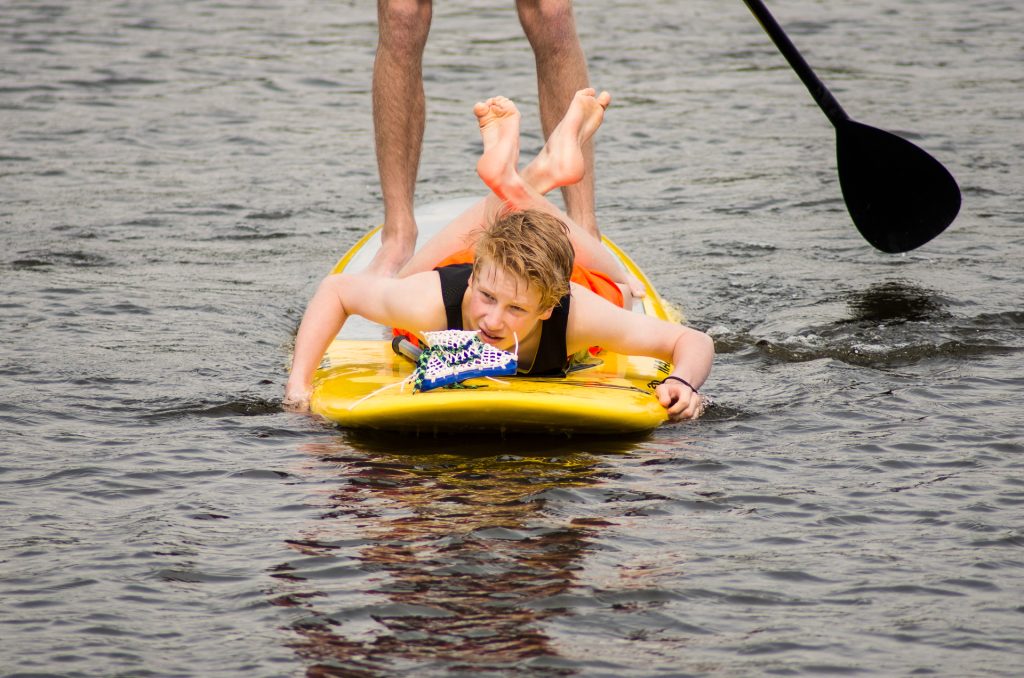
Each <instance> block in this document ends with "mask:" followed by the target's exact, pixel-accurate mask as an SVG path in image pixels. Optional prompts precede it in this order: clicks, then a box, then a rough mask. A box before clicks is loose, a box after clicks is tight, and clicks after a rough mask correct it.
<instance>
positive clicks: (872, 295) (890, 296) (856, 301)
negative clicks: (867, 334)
mask: <svg viewBox="0 0 1024 678" xmlns="http://www.w3.org/2000/svg"><path fill="white" fill-rule="evenodd" d="M847 302H848V304H849V306H850V311H851V312H852V313H853V317H852V318H851V319H850V320H849V322H885V323H892V322H908V321H918V322H919V321H927V320H939V319H942V318H948V317H949V315H950V314H949V312H948V311H946V309H945V300H944V299H943V298H942V296H941V295H940V294H939V293H938V292H935V291H934V290H929V289H926V288H924V287H921V286H920V285H915V284H914V283H912V282H908V281H905V280H887V281H885V282H881V283H878V284H875V285H871V286H870V287H868V288H867V289H865V290H864V291H863V292H851V293H850V294H849V295H848V297H847Z"/></svg>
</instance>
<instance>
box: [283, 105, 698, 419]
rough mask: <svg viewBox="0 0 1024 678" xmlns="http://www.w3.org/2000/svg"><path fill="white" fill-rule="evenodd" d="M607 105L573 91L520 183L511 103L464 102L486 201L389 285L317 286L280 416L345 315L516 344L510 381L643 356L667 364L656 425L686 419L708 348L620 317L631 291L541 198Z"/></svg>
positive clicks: (690, 337)
mask: <svg viewBox="0 0 1024 678" xmlns="http://www.w3.org/2000/svg"><path fill="white" fill-rule="evenodd" d="M610 100H611V97H610V96H609V95H608V93H607V92H602V93H601V94H600V95H599V96H595V93H594V90H593V89H585V90H581V91H579V92H577V93H576V96H575V97H574V98H573V101H572V103H571V104H570V106H569V109H568V111H567V112H566V114H565V117H564V118H563V119H562V121H561V122H560V123H559V125H558V127H556V128H555V130H554V131H553V132H552V133H551V136H550V137H549V138H548V141H547V143H546V144H545V145H544V148H543V149H542V150H541V152H540V153H539V154H538V155H537V157H536V158H534V160H533V161H532V162H531V163H530V164H529V165H528V166H527V167H526V168H525V169H524V170H523V171H522V173H520V172H519V171H518V170H517V166H518V160H519V111H518V110H517V109H516V107H515V105H514V104H513V103H512V102H511V101H509V100H508V99H506V98H504V97H494V98H492V99H489V100H488V101H486V102H483V103H478V104H476V106H475V107H474V108H473V112H474V113H475V114H476V116H477V118H478V120H479V123H480V134H481V136H482V137H483V145H484V152H483V155H482V156H481V157H480V160H479V162H478V163H477V173H478V174H479V175H480V178H481V179H483V181H484V183H485V184H486V185H487V186H488V188H490V189H491V193H490V194H489V195H488V196H487V197H486V198H484V199H483V200H482V201H480V202H479V203H477V204H476V205H475V206H473V207H471V208H470V209H469V210H467V211H466V212H465V213H463V214H462V215H460V216H459V217H457V218H456V219H455V220H454V221H453V222H452V223H451V224H449V225H448V226H446V227H445V229H444V230H442V231H441V232H440V233H438V234H437V236H435V237H434V238H432V239H431V240H430V241H429V242H427V243H426V244H425V245H424V247H423V248H422V249H421V250H420V251H419V252H418V253H417V254H416V255H415V256H414V257H413V259H412V260H411V261H410V262H409V263H408V264H407V265H406V266H405V268H403V269H402V270H401V271H400V272H399V277H397V278H384V277H379V276H375V275H371V274H367V273H355V274H345V273H343V274H337V275H330V276H328V277H327V278H325V279H324V280H323V282H322V283H321V284H320V287H319V288H318V289H317V291H316V293H315V294H314V295H313V298H312V299H311V300H310V302H309V306H308V307H307V308H306V313H305V315H304V316H303V318H302V323H301V324H300V326H299V331H298V335H297V336H296V339H295V354H294V357H293V359H292V370H291V375H290V377H289V379H288V383H287V385H286V387H285V405H286V406H289V407H291V408H295V409H306V408H308V406H309V396H310V391H311V387H312V380H313V373H314V372H315V371H316V368H317V366H318V365H319V363H320V359H321V357H322V356H323V354H324V351H325V350H326V349H327V346H328V345H329V344H330V342H331V341H332V340H333V339H334V337H335V336H337V334H338V332H339V331H340V330H341V327H342V325H344V323H345V320H346V319H347V318H348V316H349V315H352V314H356V315H360V316H363V317H365V318H367V319H368V320H371V321H373V322H377V323H380V324H382V325H385V326H388V327H402V328H408V329H412V330H415V331H419V332H430V331H436V330H445V329H465V330H474V331H478V332H479V336H480V338H481V339H482V340H483V341H484V342H485V343H487V344H490V345H492V346H495V347H496V348H500V349H502V350H506V351H508V350H513V349H514V347H515V346H516V345H518V355H519V371H520V373H526V374H533V375H538V374H562V373H563V371H564V368H565V366H566V364H567V362H568V360H569V358H570V357H571V356H572V355H574V354H576V353H578V352H580V351H585V350H587V349H588V348H589V347H591V346H600V347H602V348H604V349H607V350H610V351H615V352H616V353H621V354H624V355H644V356H650V357H653V358H657V359H660V360H663V361H665V362H668V363H671V364H672V365H673V370H672V374H671V375H670V376H669V377H667V378H666V379H665V381H664V382H663V383H661V384H660V385H659V386H658V387H657V389H656V394H657V397H658V400H659V402H660V403H661V404H662V406H663V407H665V408H666V409H667V411H668V415H669V417H670V418H671V419H674V420H679V419H696V418H697V417H699V416H700V415H701V414H702V411H703V398H702V397H701V395H700V394H698V393H697V389H699V388H700V387H701V385H702V384H703V383H704V381H705V379H707V376H708V374H709V373H710V371H711V363H712V360H713V358H714V344H713V342H712V340H711V338H710V337H708V336H707V335H706V334H704V333H703V332H700V331H698V330H694V329H692V328H689V327H685V326H682V325H678V324H674V323H670V322H666V321H663V320H659V319H657V318H653V317H650V316H645V315H641V314H636V313H632V312H631V311H628V310H626V308H624V307H627V308H628V307H629V305H630V304H629V303H628V302H629V301H631V299H630V296H631V295H632V294H637V295H642V294H643V292H642V286H641V285H640V284H639V282H638V281H636V280H632V279H629V278H628V277H627V276H626V275H625V274H624V272H623V271H622V270H621V268H620V267H619V266H618V265H617V264H616V263H615V261H614V259H613V258H612V257H611V255H610V254H609V253H608V251H607V250H605V249H604V247H603V246H602V245H601V243H600V241H599V240H598V239H597V238H595V237H594V236H593V235H591V234H590V233H589V232H587V231H585V230H583V229H581V228H579V227H578V226H576V225H575V224H573V223H572V222H571V221H570V220H569V219H568V217H567V216H565V215H564V214H563V213H562V212H561V211H560V210H559V209H558V208H557V207H556V206H554V205H553V204H552V203H550V202H548V200H547V199H546V198H545V197H544V195H546V194H547V193H548V192H549V191H551V190H553V189H555V188H558V187H560V186H565V185H568V184H572V183H575V182H577V181H579V180H580V178H581V177H582V175H583V168H584V163H583V155H582V152H581V150H580V149H581V147H582V145H583V144H584V143H586V141H587V140H589V139H590V137H591V136H592V135H593V134H594V132H595V131H597V128H598V127H600V125H601V121H602V120H603V118H604V110H605V108H607V106H608V104H609V102H610ZM438 262H441V265H440V266H438ZM435 266H437V268H434V267H435Z"/></svg>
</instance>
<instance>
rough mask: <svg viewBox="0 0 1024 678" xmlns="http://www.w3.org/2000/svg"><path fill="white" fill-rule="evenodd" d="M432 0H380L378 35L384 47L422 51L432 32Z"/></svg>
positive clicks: (378, 6)
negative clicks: (428, 35)
mask: <svg viewBox="0 0 1024 678" xmlns="http://www.w3.org/2000/svg"><path fill="white" fill-rule="evenodd" d="M431 14H432V7H431V0H378V3H377V19H378V33H379V38H380V42H381V44H382V45H386V46H388V47H391V48H393V49H405V50H410V51H412V50H416V51H422V49H423V45H425V44H426V41H427V34H428V33H429V32H430V18H431Z"/></svg>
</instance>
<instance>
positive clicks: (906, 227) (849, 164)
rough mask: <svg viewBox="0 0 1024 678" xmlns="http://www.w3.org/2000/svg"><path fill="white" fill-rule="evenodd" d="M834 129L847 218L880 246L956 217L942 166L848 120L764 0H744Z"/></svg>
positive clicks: (923, 237)
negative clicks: (847, 212)
mask: <svg viewBox="0 0 1024 678" xmlns="http://www.w3.org/2000/svg"><path fill="white" fill-rule="evenodd" d="M743 1H744V2H745V3H746V4H747V7H749V8H750V11H751V12H753V13H754V16H755V17H757V20H758V21H760V22H761V25H762V26H763V27H764V30H765V31H766V32H767V33H768V35H769V36H770V37H771V39H772V41H773V42H774V43H775V46H776V47H778V48H779V51H780V52H782V55H783V56H784V57H786V60H787V61H788V62H789V65H790V66H792V67H793V70H795V71H796V74H797V75H799V76H800V79H801V80H803V82H804V85H806V86H807V89H808V91H810V93H811V96H812V97H814V100H815V101H816V102H817V104H818V106H820V107H821V110H822V111H824V112H825V115H826V116H828V119H829V122H831V123H832V125H833V127H835V128H836V152H837V155H838V165H839V185H840V186H841V187H842V189H843V198H844V199H845V200H846V208H847V209H848V210H849V211H850V217H851V218H852V219H853V223H854V224H855V225H856V226H857V230H859V231H860V233H861V235H863V236H864V238H865V239H866V240H867V241H868V242H869V243H871V244H872V245H874V246H875V247H877V248H878V249H880V250H882V251H883V252H908V251H910V250H912V249H914V248H916V247H920V246H921V245H923V244H925V243H926V242H928V241H929V240H931V239H932V238H934V237H935V236H937V235H938V234H939V233H942V232H943V231H944V230H946V227H947V226H949V225H950V224H951V223H953V219H955V218H956V215H957V212H959V211H960V189H959V187H957V185H956V180H955V179H953V177H952V175H951V174H950V173H949V172H948V171H947V170H946V168H945V167H943V166H942V164H941V163H940V162H939V161H938V160H936V159H935V158H933V157H932V156H930V155H928V154H927V153H925V152H924V151H923V150H921V149H920V148H918V147H917V146H915V145H914V144H912V143H910V142H909V141H907V140H906V139H903V138H901V137H898V136H896V135H895V134H890V133H889V132H885V131H883V130H880V129H876V128H874V127H869V126H868V125H864V124H861V123H859V122H856V121H855V120H851V119H850V116H848V115H847V114H846V112H845V111H844V110H843V109H842V107H841V106H840V105H839V102H838V101H836V99H835V97H834V96H832V93H831V92H829V91H828V89H827V88H826V87H825V85H824V83H822V82H821V80H819V79H818V76H817V75H815V74H814V71H812V70H811V67H810V66H808V65H807V62H806V61H804V58H803V57H802V56H800V52H798V51H797V49H796V47H794V46H793V43H792V42H790V40H789V37H788V36H787V35H786V34H785V33H784V32H783V30H782V28H781V27H780V26H779V24H778V23H777V22H776V21H775V19H774V17H772V15H771V14H770V13H769V12H768V8H767V7H765V6H764V3H763V2H761V0H743Z"/></svg>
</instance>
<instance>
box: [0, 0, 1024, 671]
mask: <svg viewBox="0 0 1024 678" xmlns="http://www.w3.org/2000/svg"><path fill="white" fill-rule="evenodd" d="M373 5H374V3H371V2H365V3H354V2H349V3H345V2H335V3H314V2H300V1H284V2H265V1H263V0H250V1H248V2H241V1H239V2H235V1H234V0H227V1H224V2H216V3H214V2H155V1H153V0H120V1H117V2H114V1H110V0H92V1H90V2H73V3H72V2H67V1H66V0H53V1H50V2H46V3H43V2H33V1H29V0H5V2H3V3H2V4H0V281H2V290H3V297H2V302H0V323H2V328H3V330H2V332H3V334H2V342H0V523H2V528H3V529H2V530H0V639H2V640H0V673H2V674H7V675H44V674H45V675H68V676H77V675H124V676H142V675H158V676H185V675H246V676H250V675H252V676H278V675H304V674H308V675H311V676H315V675H387V674H392V675H393V674H398V673H403V672H404V673H407V674H408V675H443V674H448V673H454V674H457V675H512V674H516V675H586V676H626V675H628V676H656V675H664V676H681V675H711V676H749V675H758V674H780V675H827V674H856V675H876V676H893V675H911V674H914V675H946V676H963V675H971V676H988V675H992V676H995V675H999V676H1012V675H1019V674H1020V671H1021V666H1022V665H1024V663H1022V662H1024V660H1022V657H1024V455H1022V453H1024V434H1022V420H1024V417H1022V414H1021V413H1022V411H1024V408H1022V406H1021V399H1022V391H1024V373H1022V368H1021V363H1022V357H1024V356H1022V349H1024V333H1022V330H1024V308H1022V303H1021V300H1022V289H1024V286H1022V283H1024V236H1022V227H1024V208H1022V202H1021V185H1022V183H1021V171H1020V167H1021V158H1022V157H1024V114H1022V110H1024V38H1022V37H1021V36H1022V35H1024V33H1022V32H1021V30H1020V29H1021V26H1024V9H1022V7H1021V5H1020V4H1019V3H1017V2H1010V1H1008V0H1004V1H980V2H970V3H967V2H960V1H954V0H934V1H931V2H925V1H923V0H918V1H911V0H887V1H886V2H882V1H881V0H869V1H868V2H859V3H824V2H818V1H814V0H786V1H785V2H783V1H782V0H778V1H777V2H775V3H773V5H772V6H773V9H774V10H775V12H776V14H777V16H778V18H779V19H780V21H781V22H782V23H783V25H784V26H786V28H787V29H788V30H789V31H790V33H791V36H792V37H793V39H794V40H795V41H796V43H797V44H798V46H799V47H800V48H801V49H802V50H803V51H804V52H805V54H806V56H807V57H808V59H809V61H810V62H811V63H812V64H813V65H814V66H815V67H816V68H817V69H818V71H819V73H820V75H821V76H822V78H823V79H824V80H825V81H826V82H828V83H829V85H830V86H831V87H832V88H833V90H834V91H835V93H836V95H837V97H838V98H839V100H840V101H841V102H842V103H843V105H844V106H845V108H846V109H847V111H848V112H849V113H850V114H851V115H852V116H853V117H854V118H856V119H858V120H861V121H863V122H866V123H868V124H872V125H877V126H880V127H884V128H888V129H891V130H893V131H896V132H898V133H901V134H904V135H906V136H908V137H909V138H911V139H912V140H913V141H915V142H916V143H918V144H920V145H922V146H923V147H924V148H926V149H928V150H929V151H931V152H932V153H934V154H935V155H936V156H937V157H938V158H939V159H940V160H942V161H943V162H944V163H945V164H946V165H947V166H948V167H949V169H950V170H951V171H952V172H953V174H954V175H955V176H956V177H957V178H958V180H959V181H960V183H961V186H962V188H963V192H964V207H963V211H962V213H961V216H960V217H959V219H958V220H957V222H956V223H955V224H954V225H953V227H952V228H951V229H950V230H949V231H948V232H947V233H945V234H944V235H942V236H941V237H940V238H938V239H937V240H936V241H934V242H932V243H930V244H928V245H926V246H925V247H923V248H921V249H919V250H917V251H914V252H912V253H909V254H906V255H903V256H892V255H885V254H882V253H879V252H877V251H874V250H873V249H871V248H870V247H869V246H868V245H867V244H866V243H865V242H864V241H863V240H862V239H861V238H860V236H859V235H858V234H857V232H856V230H855V229H854V227H853V226H852V225H851V224H850V222H849V219H848V217H847V215H846V213H845V208H844V205H843V202H842V200H841V197H840V193H839V187H838V182H837V180H836V174H835V153H834V149H833V139H834V136H833V133H832V130H831V128H830V127H829V126H828V124H827V122H826V120H825V118H824V116H822V115H821V113H820V112H819V111H818V110H817V108H816V107H815V106H814V105H813V103H812V102H811V100H810V98H809V97H808V96H807V94H806V92H805V91H804V90H803V88H802V86H801V85H800V83H799V81H798V80H797V79H796V77H795V76H794V75H793V74H792V72H791V71H790V70H789V69H788V67H787V66H786V65H785V63H784V62H783V61H782V59H781V57H780V56H779V55H778V54H777V53H776V52H775V49H774V47H773V46H772V45H771V43H770V42H768V40H767V38H766V37H765V35H764V34H763V33H762V32H761V30H760V28H759V27H758V25H757V24H756V22H755V21H754V19H753V18H752V17H751V16H750V14H749V12H748V11H747V10H746V9H745V7H744V6H743V4H742V3H741V2H739V1H738V0H737V2H733V3H723V2H716V1H712V0H695V1H692V2H680V3H674V2H642V3H638V2H624V1H619V2H604V3H580V5H579V6H578V7H577V15H578V20H579V23H580V30H581V34H582V36H583V40H584V45H585V48H586V50H587V53H588V57H589V62H590V66H591V75H592V80H593V81H594V83H595V84H597V85H598V86H599V87H602V88H607V89H608V90H610V91H611V92H612V93H613V95H614V97H615V101H614V104H613V107H612V109H611V110H610V112H609V114H608V116H607V119H606V124H605V127H604V128H603V129H602V130H601V132H600V133H599V138H598V161H599V173H598V177H597V184H598V203H599V204H598V208H599V216H600V220H601V223H602V225H603V227H604V229H605V230H606V232H607V233H609V234H610V235H611V236H612V237H614V238H615V239H616V240H617V241H618V242H619V244H620V245H622V246H623V247H625V249H626V250H627V251H629V252H630V253H632V255H633V256H634V258H635V259H636V260H637V261H638V263H640V264H641V266H643V267H644V268H645V269H646V270H647V272H648V273H649V274H650V276H651V278H652V279H653V280H654V281H655V283H656V284H657V285H658V286H659V288H660V290H661V291H662V293H663V294H664V296H666V297H667V298H668V299H670V300H672V301H673V302H675V303H677V304H679V305H680V306H682V307H683V308H685V310H686V311H687V313H688V315H689V317H690V319H691V321H692V323H693V324H694V325H695V326H697V327H700V328H703V329H706V330H709V331H710V332H711V333H712V334H714V335H715V337H716V339H717V343H718V349H719V357H718V359H717V362H716V368H715V371H714V373H713V375H712V377H711V380H710V381H709V382H708V386H707V390H708V391H710V392H711V393H713V394H714V395H715V396H716V398H717V400H718V403H719V404H718V406H717V408H715V409H714V410H713V411H712V412H711V413H710V414H709V416H708V417H707V418H706V419H705V420H703V421H701V422H699V423H696V424H688V425H673V426H665V427H663V428H661V429H659V430H657V431H656V432H654V433H653V434H652V435H650V436H647V437H643V438H639V439H626V440H596V441H595V440H585V439H571V440H553V439H519V440H516V439H511V440H505V441H500V440H493V439H485V438H474V439H437V440H423V439H412V438H390V437H379V436H367V435H365V434H364V435H356V434H353V433H350V432H344V431H340V430H337V429H335V428H332V427H330V426H328V425H325V424H323V423H321V422H319V421H316V420H313V419H311V418H308V417H303V416H299V415H294V414H289V413H285V412H282V411H281V410H280V407H279V400H280V395H281V391H282V385H283V381H284V377H285V365H286V363H287V360H288V357H289V351H290V343H291V340H292V335H293V332H294V329H295V327H296V325H297V323H298V319H299V316H300V313H301V310H302V308H303V306H304V304H305V301H306V299H307V298H308V295H309V294H310V293H311V291H312V289H313V285H314V284H315V282H316V281H317V280H318V278H319V277H320V276H321V275H322V274H323V273H325V272H326V271H327V270H328V268H329V267H330V265H331V264H332V263H333V262H334V260H335V259H336V257H337V256H338V255H339V254H340V253H341V252H342V251H343V250H344V248H346V247H347V246H348V245H350V244H351V243H353V242H354V241H355V239H356V237H357V236H358V235H359V234H360V233H361V232H363V231H364V230H365V229H366V228H367V227H368V226H369V225H371V224H373V223H376V222H378V221H379V220H380V219H381V215H382V211H381V208H380V196H379V190H378V185H377V177H376V163H375V161H374V156H373V146H372V136H371V129H372V126H371V120H370V103H369V102H370V93H369V82H370V68H371V65H372V59H373V51H374V47H375V40H376V24H375V22H376V16H375V8H374V6H373ZM511 5H512V3H508V2H506V3H483V2H473V3H456V2H439V3H437V7H436V9H435V22H434V27H433V35H432V37H431V42H430V47H429V51H428V54H427V58H426V73H427V94H428V108H429V116H430V118H429V126H428V132H427V138H426V141H425V152H424V160H423V165H422V169H421V182H420V185H419V193H418V200H419V201H420V202H421V203H427V202H430V201H434V200H439V199H444V198H449V197H454V196H461V195H466V194H471V193H475V192H478V191H479V190H480V189H481V185H480V182H479V180H478V179H477V178H476V177H475V175H474V171H473V170H474V164H475V159H476V154H477V153H478V152H479V141H478V138H477V134H476V126H475V121H474V119H473V117H472V114H471V112H470V108H471V106H472V104H473V102H474V101H476V100H478V99H482V98H485V97H486V96H489V95H492V94H495V93H503V94H506V95H508V96H510V97H512V98H513V99H515V100H517V101H518V102H519V103H520V105H521V108H522V110H523V112H524V129H525V130H526V132H527V133H528V137H529V138H528V140H527V143H526V144H525V146H526V147H525V148H524V155H528V154H530V153H532V152H534V151H535V150H536V149H537V147H538V146H539V144H540V136H539V133H538V131H537V130H538V127H539V125H538V122H537V114H536V93H535V84H534V69H533V63H532V57H531V54H530V52H529V48H528V47H527V46H526V43H525V41H524V39H523V37H522V34H521V30H520V29H519V27H518V24H517V21H516V19H515V14H514V9H513V8H512V6H511Z"/></svg>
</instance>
